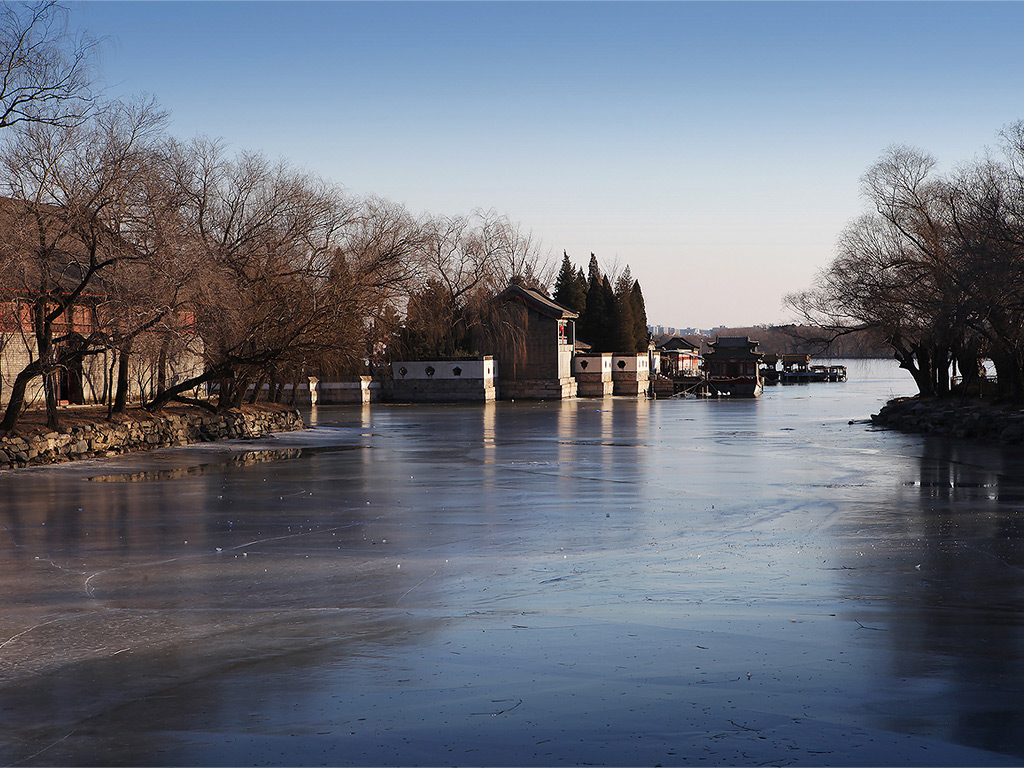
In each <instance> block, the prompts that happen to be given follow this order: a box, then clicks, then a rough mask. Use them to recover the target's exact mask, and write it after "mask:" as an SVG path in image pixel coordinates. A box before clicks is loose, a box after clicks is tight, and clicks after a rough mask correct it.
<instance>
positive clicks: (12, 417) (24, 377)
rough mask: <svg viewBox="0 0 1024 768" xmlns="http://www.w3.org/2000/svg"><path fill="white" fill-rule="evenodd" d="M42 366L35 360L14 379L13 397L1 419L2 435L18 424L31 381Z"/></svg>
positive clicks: (0, 429)
mask: <svg viewBox="0 0 1024 768" xmlns="http://www.w3.org/2000/svg"><path fill="white" fill-rule="evenodd" d="M40 368H41V366H40V365H39V361H38V360H35V361H33V362H32V363H29V365H27V366H25V368H24V369H22V371H21V372H20V373H19V374H18V376H17V377H16V378H15V379H14V386H13V387H11V397H10V399H9V400H8V401H7V410H5V411H4V418H3V421H0V435H6V434H10V433H11V432H12V431H14V427H15V426H16V425H17V423H18V419H19V418H20V417H21V413H22V411H23V410H24V408H25V392H26V390H27V389H28V385H29V382H30V381H32V379H34V378H35V377H36V376H38V375H39V372H40Z"/></svg>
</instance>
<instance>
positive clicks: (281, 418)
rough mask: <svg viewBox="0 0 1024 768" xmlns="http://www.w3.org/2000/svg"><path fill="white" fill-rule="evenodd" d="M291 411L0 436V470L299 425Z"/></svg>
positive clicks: (180, 416)
mask: <svg viewBox="0 0 1024 768" xmlns="http://www.w3.org/2000/svg"><path fill="white" fill-rule="evenodd" d="M303 428H305V425H304V424H303V423H302V417H301V416H300V415H299V413H298V411H294V410H274V411H242V412H239V411H229V412H227V413H208V412H205V411H199V410H196V411H195V412H192V413H166V414H155V415H153V416H150V417H147V418H132V419H126V420H124V421H116V422H107V421H97V422H94V423H92V424H85V425H82V426H76V427H70V428H69V429H67V430H63V431H61V432H47V433H45V434H36V435H12V436H9V437H0V470H3V469H14V468H17V467H26V466H38V465H44V464H59V463H61V462H65V461H74V460H76V459H92V458H103V457H107V456H117V455H119V454H122V453H132V452H136V451H150V450H153V449H155V448H170V447H172V446H179V445H191V444H193V443H207V442H214V441H217V440H231V439H236V438H253V437H260V436H262V435H266V434H269V433H271V432H290V431H293V430H296V429H303Z"/></svg>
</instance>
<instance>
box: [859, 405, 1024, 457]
mask: <svg viewBox="0 0 1024 768" xmlns="http://www.w3.org/2000/svg"><path fill="white" fill-rule="evenodd" d="M871 423H872V424H875V425H876V426H880V427H886V428H889V429H897V430H900V431H901V432H916V433H922V434H928V435H942V436H945V437H955V438H961V439H967V440H979V441H983V442H989V443H1003V444H1007V445H1019V444H1021V443H1024V410H1022V409H1020V408H1005V407H1000V406H995V405H992V404H990V403H981V402H979V401H977V400H968V401H967V402H963V403H961V401H960V400H959V399H943V400H939V399H935V398H918V397H904V398H899V399H896V400H890V401H889V402H888V403H886V404H885V406H883V408H882V409H881V410H880V411H879V412H878V413H876V414H873V415H872V416H871Z"/></svg>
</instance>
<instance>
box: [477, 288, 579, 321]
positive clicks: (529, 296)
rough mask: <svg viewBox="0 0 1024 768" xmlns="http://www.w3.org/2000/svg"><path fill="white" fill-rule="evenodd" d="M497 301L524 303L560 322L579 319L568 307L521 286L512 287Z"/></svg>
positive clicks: (501, 294)
mask: <svg viewBox="0 0 1024 768" xmlns="http://www.w3.org/2000/svg"><path fill="white" fill-rule="evenodd" d="M497 299H498V300H500V301H513V300H519V301H522V302H523V303H525V304H527V305H528V306H531V307H533V308H534V309H536V310H537V311H538V312H540V313H541V314H542V315H547V316H548V317H553V318H556V319H558V320H571V319H574V318H577V317H579V315H578V314H576V313H575V312H573V311H572V310H571V309H569V308H568V307H563V306H562V305H561V304H559V303H558V302H557V301H553V300H551V299H549V298H548V297H547V296H545V295H544V294H543V293H541V292H540V291H538V290H535V289H533V288H523V287H522V286H519V285H510V286H509V287H508V288H506V289H505V290H504V291H502V292H501V293H500V294H498V296H497Z"/></svg>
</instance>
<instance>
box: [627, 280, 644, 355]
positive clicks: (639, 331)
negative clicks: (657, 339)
mask: <svg viewBox="0 0 1024 768" xmlns="http://www.w3.org/2000/svg"><path fill="white" fill-rule="evenodd" d="M630 297H631V298H632V300H633V302H632V303H633V324H634V325H633V327H634V331H633V337H634V339H635V340H636V351H637V352H643V351H644V350H646V349H647V338H648V337H647V307H646V306H645V305H644V292H643V291H642V290H640V281H639V280H636V281H634V283H633V290H632V291H630Z"/></svg>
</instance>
